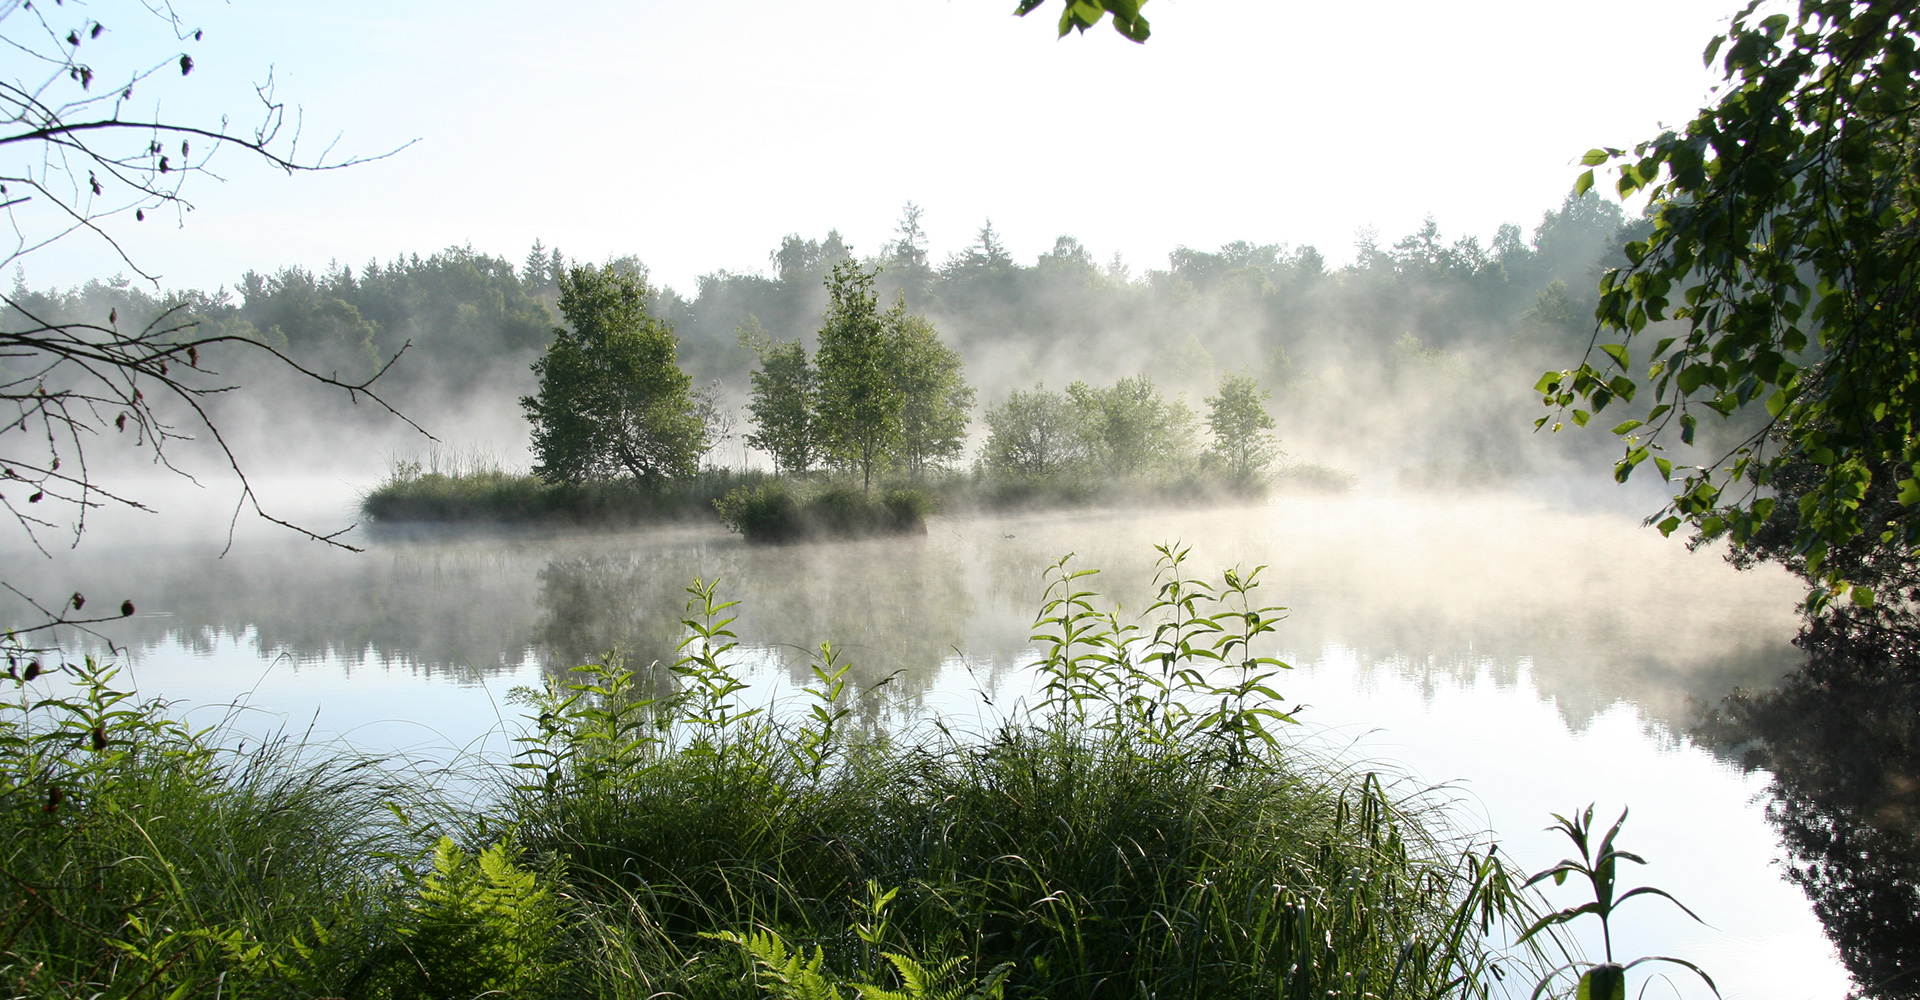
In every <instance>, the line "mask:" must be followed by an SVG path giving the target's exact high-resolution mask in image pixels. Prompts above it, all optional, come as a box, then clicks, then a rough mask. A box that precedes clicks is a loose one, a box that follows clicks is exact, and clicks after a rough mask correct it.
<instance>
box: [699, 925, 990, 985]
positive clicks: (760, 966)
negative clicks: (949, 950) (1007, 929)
mask: <svg viewBox="0 0 1920 1000" xmlns="http://www.w3.org/2000/svg"><path fill="white" fill-rule="evenodd" d="M700 936H701V937H704V938H708V939H710V940H714V941H724V942H727V943H728V944H734V945H738V946H740V948H742V949H743V950H745V951H746V953H747V954H748V955H751V956H752V957H753V962H754V967H755V971H756V977H755V978H756V980H757V983H758V985H759V987H760V989H761V990H762V992H764V993H766V994H767V995H768V996H770V997H773V998H775V1000H841V993H840V988H839V987H838V986H835V985H834V983H833V981H832V980H831V979H828V978H827V975H826V973H825V972H823V971H821V970H822V967H823V966H824V965H825V964H826V955H825V952H823V951H822V950H821V949H820V947H819V946H818V945H816V946H814V949H813V954H812V955H811V956H809V955H808V954H807V951H806V949H805V948H793V947H791V946H789V945H788V944H787V942H786V939H785V938H782V937H781V936H780V934H779V932H778V931H775V930H773V929H771V928H762V929H760V930H758V931H755V932H754V933H752V934H748V935H744V936H743V935H741V934H737V933H735V932H733V931H721V932H720V933H718V934H702V935H700ZM881 957H883V958H885V959H886V960H887V963H888V964H890V965H892V966H893V971H894V973H895V974H896V975H898V976H899V977H900V988H899V989H897V990H890V989H887V988H886V987H884V986H880V985H877V984H875V983H867V982H853V983H847V984H845V985H846V986H847V987H849V988H851V989H852V990H853V991H854V992H855V993H857V994H859V997H860V1000H1002V996H1003V995H1004V993H1005V992H1006V984H1007V977H1008V976H1010V975H1012V974H1013V963H1012V962H1004V963H1002V964H1000V965H997V966H995V967H994V968H993V970H992V971H991V972H988V973H987V975H986V978H984V979H977V980H973V981H970V982H968V981H954V982H950V980H953V979H954V978H955V977H954V973H956V972H957V971H958V970H959V968H960V964H961V960H960V959H958V958H949V959H946V960H944V961H941V962H939V963H936V964H934V965H924V964H922V963H920V962H917V961H915V960H914V959H912V958H909V957H908V956H906V955H902V954H899V953H897V952H891V951H889V952H883V953H882V954H881Z"/></svg>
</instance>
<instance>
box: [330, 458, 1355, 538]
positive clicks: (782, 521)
mask: <svg viewBox="0 0 1920 1000" xmlns="http://www.w3.org/2000/svg"><path fill="white" fill-rule="evenodd" d="M1355 482H1356V480H1355V477H1354V476H1353V475H1352V474H1350V473H1347V472H1345V471H1343V470H1340V469H1336V468H1332V467H1330V466H1324V465H1308V464H1294V465H1289V466H1287V467H1285V468H1283V469H1281V470H1280V471H1279V472H1278V473H1276V474H1275V476H1274V477H1273V478H1271V479H1260V480H1257V481H1236V480H1232V479H1229V478H1224V477H1222V476H1218V475H1205V474H1195V475H1188V476H1171V477H1145V478H1134V479H1127V480H1118V479H1102V478H1097V477H1091V476H1085V475H1079V474H1071V473H1068V474H1061V475H1057V476H1044V477H1042V476H1034V477H1003V476H992V475H987V474H985V473H981V472H973V473H947V474H942V475H935V476H931V477H929V478H928V479H927V480H925V481H923V482H918V483H907V482H888V483H886V484H883V485H878V486H875V487H874V488H873V489H872V490H865V489H862V488H860V486H859V484H858V483H850V482H848V481H845V480H841V479H836V478H833V477H830V476H805V477H783V476H775V475H772V474H770V473H766V472H761V471H746V472H741V471H736V470H733V469H722V468H712V469H708V470H706V471H704V472H702V473H700V475H698V476H696V477H693V478H691V479H687V480H682V481H678V482H672V483H667V484H663V485H661V486H657V487H645V486H642V485H640V484H638V483H636V482H634V481H632V480H609V481H603V482H591V483H580V484H565V483H547V482H543V481H541V480H540V479H539V478H537V477H535V476H533V475H531V474H529V473H526V472H518V471H513V470H509V469H506V468H504V467H502V466H501V465H499V464H498V463H495V462H492V461H488V460H486V459H484V458H482V459H472V458H454V459H448V458H445V457H442V456H433V457H431V458H430V459H429V460H428V461H427V462H426V463H425V464H423V463H421V462H397V463H395V464H394V466H393V469H392V470H391V471H390V472H389V473H388V475H387V478H385V479H384V480H382V481H381V482H380V483H379V484H378V485H376V486H375V487H374V488H373V489H371V490H369V491H368V492H367V493H366V494H365V495H364V496H363V497H362V498H361V501H360V509H361V512H362V513H363V514H364V515H365V516H366V517H367V518H368V519H370V520H372V521H373V522H375V523H377V524H397V523H406V522H424V523H442V524H445V523H453V524H490V523H491V524H583V525H623V524H640V523H647V522H657V521H672V520H705V519H709V518H712V517H715V516H716V515H717V516H718V517H719V519H720V520H721V521H722V522H723V523H725V524H726V525H727V526H728V527H730V528H731V529H733V530H734V531H737V532H740V533H741V534H742V535H744V536H745V537H747V538H748V539H749V540H752V541H757V542H790V541H798V540H804V539H809V538H823V537H841V538H847V537H861V536H867V535H878V534H900V533H909V534H911V533H917V532H924V531H925V524H926V518H927V516H929V515H930V514H932V513H934V512H937V511H942V510H984V511H993V510H1035V509H1051V508H1063V507H1095V506H1120V505H1133V504H1141V503H1149V504H1155V505H1162V506H1168V505H1177V506H1192V505H1207V504H1218V503H1243V502H1246V501H1247V500H1249V499H1257V498H1260V497H1264V496H1266V495H1267V494H1268V492H1269V491H1281V492H1298V493H1341V492H1346V491H1347V490H1350V489H1352V488H1353V486H1354V484H1355Z"/></svg>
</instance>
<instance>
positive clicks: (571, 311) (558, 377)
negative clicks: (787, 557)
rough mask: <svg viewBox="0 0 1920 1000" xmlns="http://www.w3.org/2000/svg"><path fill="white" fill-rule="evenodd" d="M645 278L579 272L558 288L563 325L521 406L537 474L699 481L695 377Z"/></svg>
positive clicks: (701, 433) (568, 478) (701, 439)
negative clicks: (651, 303)
mask: <svg viewBox="0 0 1920 1000" xmlns="http://www.w3.org/2000/svg"><path fill="white" fill-rule="evenodd" d="M650 294H651V293H650V292H649V291H648V288H647V284H646V280H645V279H644V278H643V277H641V276H640V275H639V274H637V273H635V272H633V271H631V270H627V269H623V268H619V267H615V266H611V265H610V266H608V267H606V268H595V267H593V266H591V265H588V266H585V267H575V268H573V269H572V270H570V271H569V272H568V273H567V274H566V275H565V276H564V277H563V278H562V279H561V282H560V311H561V313H562V314H564V315H565V316H566V318H567V321H568V323H570V324H571V325H572V328H571V329H564V328H556V329H555V330H554V339H553V343H552V344H551V345H549V346H548V348H547V352H546V354H545V355H544V356H543V357H541V358H540V359H539V360H538V361H535V362H534V365H533V370H534V374H536V375H537V376H538V377H539V380H540V388H539V392H538V394H537V395H535V396H528V397H524V398H523V399H521V401H520V404H521V406H522V407H523V408H524V409H525V410H526V412H527V419H528V420H529V421H530V422H532V424H533V451H534V456H535V461H536V464H535V466H534V473H535V474H536V475H538V476H539V477H540V478H541V479H543V480H545V481H548V482H562V483H580V482H586V481H591V480H602V479H608V478H612V477H615V476H619V475H626V476H630V477H632V478H633V479H634V480H635V481H637V482H639V483H641V484H643V485H645V486H647V487H650V488H652V487H658V486H659V485H661V484H663V483H666V482H669V481H672V480H675V479H684V478H687V477H690V476H692V475H693V474H694V473H695V472H697V471H698V468H699V461H700V456H701V455H702V454H703V453H704V452H705V451H706V442H705V438H706V429H705V427H703V426H702V424H701V421H700V418H699V416H698V415H697V414H696V413H695V412H694V399H693V393H692V381H693V380H692V378H691V377H689V376H688V375H687V373H686V372H684V371H681V370H680V366H679V364H678V363H677V362H676V361H675V357H674V351H675V342H674V337H673V331H672V329H671V328H669V327H668V326H667V325H666V324H665V323H663V322H661V321H660V320H659V319H657V318H655V317H654V316H652V315H651V314H650V313H649V312H648V308H647V303H648V299H649V297H650Z"/></svg>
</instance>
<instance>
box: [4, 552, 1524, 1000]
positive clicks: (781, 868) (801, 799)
mask: <svg viewBox="0 0 1920 1000" xmlns="http://www.w3.org/2000/svg"><path fill="white" fill-rule="evenodd" d="M1163 555H1164V558H1163V561H1162V567H1161V568H1162V580H1161V588H1160V591H1159V594H1160V600H1159V601H1158V603H1156V604H1155V605H1154V606H1153V607H1151V608H1150V609H1149V610H1148V611H1147V613H1146V614H1145V615H1144V616H1143V617H1142V618H1141V619H1139V620H1138V621H1126V622H1123V621H1121V620H1118V619H1116V618H1115V617H1114V615H1113V614H1112V613H1111V612H1110V611H1108V610H1107V609H1105V608H1104V607H1101V606H1096V603H1095V598H1094V597H1093V596H1092V595H1091V594H1089V593H1087V592H1086V591H1087V588H1086V583H1087V580H1086V578H1085V576H1084V575H1083V574H1076V573H1075V572H1073V571H1072V570H1071V569H1070V568H1069V567H1067V566H1065V565H1064V564H1063V565H1061V566H1059V567H1056V570H1055V573H1054V575H1053V578H1052V580H1051V587H1050V589H1049V592H1048V595H1047V598H1046V603H1045V606H1044V607H1043V608H1042V609H1041V611H1040V614H1039V615H1038V616H1037V621H1036V628H1035V632H1036V637H1037V638H1036V641H1037V642H1038V644H1039V646H1040V648H1041V651H1042V654H1043V657H1042V660H1041V662H1040V663H1039V664H1038V665H1037V669H1038V670H1039V672H1040V677H1041V679H1042V681H1043V691H1044V693H1043V695H1042V696H1041V697H1040V698H1038V699H1036V700H1035V701H1034V703H1032V704H1031V706H1030V707H1028V708H1025V709H1023V710H1021V711H1020V712H1018V713H1017V714H1013V715H1009V716H1007V717H1004V718H1001V719H998V720H996V721H993V722H991V723H987V724H985V728H984V729H982V730H981V731H978V732H961V731H959V730H957V729H956V728H954V726H953V725H951V724H947V723H944V722H942V720H928V722H927V723H926V724H924V725H919V726H909V727H905V728H897V729H894V730H891V731H883V730H876V729H872V728H867V727H865V726H863V725H861V724H860V723H859V722H858V719H859V716H858V715H856V714H855V713H854V711H853V708H854V706H853V705H852V704H851V698H852V693H851V692H850V691H849V690H848V689H847V685H846V677H847V669H846V665H845V663H844V662H843V661H842V660H841V659H840V657H839V656H838V654H837V653H835V652H834V651H832V650H823V651H822V652H821V655H820V656H819V657H818V658H817V659H816V661H815V663H814V668H813V677H812V682H811V683H810V684H809V685H808V686H807V688H806V691H805V693H804V695H803V696H802V698H803V700H802V703H801V704H799V705H797V706H795V705H789V706H785V707H784V708H783V709H782V710H781V711H778V712H773V711H768V710H766V709H765V708H763V707H759V706H749V705H743V704H742V703H741V701H740V695H741V692H742V690H743V682H742V680H741V678H740V676H739V675H738V674H737V673H736V672H735V671H734V669H733V668H732V666H731V664H732V663H734V662H735V656H734V649H733V646H732V634H731V630H730V628H729V625H730V624H731V621H732V619H731V617H730V610H729V606H728V605H726V604H724V603H721V602H720V601H719V600H718V598H717V596H716V591H715V588H714V587H712V586H699V585H696V586H695V587H694V588H692V589H691V590H690V597H691V601H690V605H689V614H688V616H687V618H686V621H685V628H686V633H685V635H686V641H685V642H684V644H683V645H682V656H681V658H680V659H679V660H678V661H677V662H675V663H673V664H671V665H665V666H656V667H651V668H646V669H633V668H629V667H627V666H624V665H622V664H618V663H605V664H598V665H592V666H588V667H583V668H580V669H579V670H577V671H575V672H574V673H573V675H572V676H570V677H566V678H554V679H551V680H550V681H549V682H548V683H547V685H546V686H545V687H544V688H543V689H541V690H538V691H525V692H522V693H521V695H520V698H521V701H522V702H523V703H524V704H525V705H526V710H527V721H526V729H525V732H524V734H523V737H522V739H521V741H520V744H521V747H522V751H521V752H520V753H519V754H517V755H516V756H515V757H514V758H513V759H512V760H511V761H498V762H491V763H488V762H481V764H480V766H478V772H479V773H477V774H469V775H467V778H468V779H470V783H471V782H472V781H474V780H477V782H478V783H479V784H480V785H482V786H484V787H485V788H487V789H488V790H487V791H486V792H484V793H483V794H481V796H480V797H479V798H478V799H477V800H475V799H471V798H469V799H455V798H452V797H449V796H446V795H443V794H436V793H434V792H433V791H432V788H433V781H432V777H433V776H432V775H421V774H417V773H412V772H409V771H408V770H407V769H406V768H404V767H397V766H395V764H394V762H386V763H381V762H375V761H369V760H365V759H363V758H361V757H359V756H357V755H355V754H353V753H352V752H350V751H342V750H339V749H337V748H326V747H303V746H300V745H298V744H296V743H292V742H286V741H282V742H278V743H272V744H269V745H268V746H267V747H264V748H263V747H257V746H256V747H247V748H245V749H244V750H242V749H241V748H237V747H236V748H233V749H227V748H226V745H225V743H224V742H223V740H222V738H221V737H220V736H219V734H218V733H196V732H191V731H188V730H186V729H184V728H182V727H181V726H179V725H177V724H175V723H171V722H169V721H167V714H166V711H165V707H164V706H163V705H158V704H153V703H147V704H143V705H133V704H132V703H131V702H130V701H128V700H126V699H124V698H123V697H122V696H119V695H115V694H113V693H112V688H113V686H114V678H113V676H112V674H111V673H110V672H109V671H105V670H101V669H99V668H94V667H89V666H87V665H81V666H78V667H76V668H74V670H75V671H76V674H77V676H76V677H75V678H74V679H75V680H78V681H79V684H78V685H77V686H75V687H73V688H72V689H71V690H72V691H74V692H75V694H74V696H73V697H71V698H60V697H56V696H53V693H52V692H53V689H50V688H48V687H47V686H46V685H47V681H45V680H40V681H36V682H34V683H33V684H32V685H28V686H20V687H16V688H15V695H16V697H15V699H14V700H13V701H12V702H10V703H7V704H5V705H4V706H0V741H4V743H5V744H6V747H7V750H6V754H7V755H6V757H5V758H4V759H3V760H4V764H3V765H0V844H3V845H5V846H4V849H3V850H4V852H5V853H4V855H0V857H4V860H5V865H4V871H5V872H6V876H5V882H4V883H0V893H3V894H4V895H3V896H0V985H4V987H5V989H6V990H7V994H8V995H10V996H12V995H18V996H29V997H54V996H71V995H101V996H115V997H133V996H188V995H204V996H211V995H215V994H222V995H234V996H267V997H279V996H285V997H323V996H324V997H346V998H357V997H436V998H455V997H458V998H469V997H475V996H480V995H483V994H484V995H488V996H499V997H528V998H531V997H633V998H636V1000H638V998H649V1000H651V998H657V997H663V996H680V997H688V998H704V997H713V998H721V997H737V998H743V1000H744V998H748V997H755V996H766V995H772V996H778V997H794V998H801V997H805V998H810V1000H826V998H828V997H832V996H840V997H852V996H855V995H858V996H861V997H863V1000H891V998H894V997H899V998H913V1000H920V998H932V997H953V998H955V1000H960V998H962V997H980V998H985V997H1002V996H1010V997H1034V998H1038V997H1052V998H1087V1000H1092V998H1095V997H1113V996H1126V997H1161V996H1175V995H1178V996H1188V997H1195V996H1205V997H1223V998H1243V997H1244V998H1249V1000H1250V998H1253V997H1262V998H1267V997H1302V998H1305V997H1353V998H1359V997H1371V996H1389V995H1390V996H1404V997H1453V996H1460V997H1477V996H1484V995H1487V994H1488V992H1489V989H1490V984H1491V983H1492V981H1493V980H1492V975H1493V973H1492V963H1494V962H1496V961H1499V962H1501V963H1502V964H1510V963H1509V961H1508V960H1507V959H1504V958H1501V957H1500V956H1498V955H1496V954H1495V953H1494V952H1493V950H1492V948H1491V946H1490V940H1491V939H1490V938H1489V937H1488V936H1486V935H1488V933H1489V932H1491V934H1492V935H1493V937H1495V938H1497V937H1499V936H1500V935H1501V934H1502V933H1510V932H1511V930H1512V928H1513V926H1514V925H1515V924H1516V922H1524V918H1525V913H1526V905H1525V900H1524V898H1523V895H1522V893H1521V892H1520V891H1519V890H1517V889H1516V888H1515V886H1514V883H1513V881H1512V880H1510V879H1509V878H1508V876H1507V874H1506V872H1505V871H1504V870H1503V869H1502V868H1501V866H1500V864H1499V863H1498V861H1497V860H1496V856H1495V855H1494V854H1493V853H1492V851H1491V850H1489V849H1488V848H1486V846H1485V845H1478V846H1475V845H1473V844H1470V843H1468V842H1467V841H1464V840H1461V839H1458V838H1456V837H1454V836H1452V835H1451V834H1450V833H1449V831H1448V827H1447V826H1446V823H1445V817H1444V815H1443V814H1442V813H1440V812H1439V811H1437V810H1436V809H1434V808H1432V807H1427V806H1422V805H1419V804H1418V803H1419V801H1420V800H1419V798H1418V797H1417V796H1415V797H1412V798H1408V797H1406V796H1404V795H1401V794H1397V793H1394V794H1390V793H1389V792H1388V791H1387V790H1386V789H1385V788H1383V785H1382V783H1381V781H1380V780H1379V779H1378V778H1377V777H1376V776H1374V775H1370V774H1364V773H1355V772H1350V771H1345V770H1342V769H1340V768H1338V767H1336V766H1329V765H1328V764H1326V763H1325V762H1321V761H1317V760H1314V759H1312V758H1308V757H1305V756H1303V755H1301V754H1299V753H1297V752H1295V751H1292V750H1289V749H1288V748H1287V745H1286V744H1285V743H1284V742H1283V741H1281V740H1279V739H1277V738H1276V733H1277V732H1278V731H1280V730H1281V729H1283V728H1284V727H1285V726H1286V725H1287V723H1288V721H1289V720H1288V719H1287V718H1286V716H1284V715H1283V714H1282V713H1281V711H1280V709H1279V707H1278V700H1277V696H1276V695H1274V693H1273V692H1272V690H1271V689H1270V688H1269V686H1268V684H1269V682H1270V678H1271V675H1272V674H1273V672H1274V671H1276V670H1278V669H1280V668H1281V666H1282V665H1280V664H1278V663H1277V662H1275V661H1272V660H1270V659H1266V658H1263V657H1261V656H1259V655H1257V653H1256V646H1258V645H1259V644H1260V643H1261V642H1262V636H1263V635H1264V633H1267V632H1269V631H1271V630H1272V628H1273V625H1274V623H1275V621H1277V617H1276V615H1275V611H1276V609H1272V608H1264V607H1261V606H1259V605H1258V603H1257V602H1256V601H1255V600H1254V599H1253V594H1254V591H1253V588H1252V586H1251V585H1252V583H1253V580H1252V579H1250V578H1247V577H1242V576H1239V575H1234V574H1229V575H1227V576H1226V577H1224V578H1223V579H1220V580H1217V581H1211V582H1208V581H1198V580H1193V579H1189V578H1187V577H1186V576H1185V575H1184V569H1183V567H1182V565H1181V562H1180V558H1179V554H1178V553H1175V552H1166V553H1163ZM15 683H18V682H15ZM60 690H66V689H65V688H62V689H60ZM1522 964H1524V957H1523V959H1522Z"/></svg>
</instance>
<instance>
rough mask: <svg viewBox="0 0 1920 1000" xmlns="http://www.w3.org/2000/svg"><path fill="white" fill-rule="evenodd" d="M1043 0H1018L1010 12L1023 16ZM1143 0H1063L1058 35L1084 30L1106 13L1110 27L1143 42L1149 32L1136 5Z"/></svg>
mask: <svg viewBox="0 0 1920 1000" xmlns="http://www.w3.org/2000/svg"><path fill="white" fill-rule="evenodd" d="M1045 3H1046V0H1020V5H1019V6H1018V7H1015V8H1014V11H1013V12H1014V13H1015V14H1017V15H1019V16H1021V17H1025V16H1026V15H1028V14H1031V13H1033V12H1034V11H1036V10H1038V9H1040V7H1041V5H1043V4H1045ZM1145 5H1146V0H1066V7H1065V9H1063V10H1061V11H1060V35H1061V37H1065V36H1066V34H1067V32H1069V31H1079V32H1081V33H1085V32H1086V30H1087V29H1088V28H1091V27H1093V26H1094V25H1096V24H1099V23H1100V19H1101V18H1103V17H1105V16H1107V15H1108V14H1112V15H1113V30H1115V31H1117V32H1119V33H1120V34H1121V35H1122V36H1123V37H1125V38H1126V39H1127V40H1129V41H1134V42H1144V41H1146V40H1147V36H1148V35H1149V34H1151V32H1150V31H1149V30H1148V25H1147V19H1146V18H1144V17H1141V16H1140V8H1141V7H1143V6H1145Z"/></svg>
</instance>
